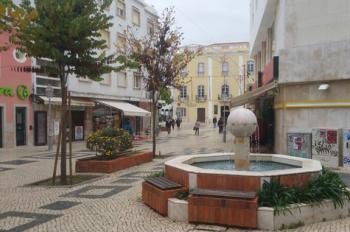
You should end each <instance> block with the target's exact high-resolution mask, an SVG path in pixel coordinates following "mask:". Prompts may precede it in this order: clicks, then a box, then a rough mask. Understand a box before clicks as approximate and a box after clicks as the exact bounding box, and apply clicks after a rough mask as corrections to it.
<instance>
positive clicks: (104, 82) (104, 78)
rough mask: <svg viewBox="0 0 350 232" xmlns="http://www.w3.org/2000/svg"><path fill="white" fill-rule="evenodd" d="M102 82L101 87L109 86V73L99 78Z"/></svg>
mask: <svg viewBox="0 0 350 232" xmlns="http://www.w3.org/2000/svg"><path fill="white" fill-rule="evenodd" d="M101 78H102V80H101V81H100V84H102V85H110V84H111V73H106V74H103V75H102V76H101Z"/></svg>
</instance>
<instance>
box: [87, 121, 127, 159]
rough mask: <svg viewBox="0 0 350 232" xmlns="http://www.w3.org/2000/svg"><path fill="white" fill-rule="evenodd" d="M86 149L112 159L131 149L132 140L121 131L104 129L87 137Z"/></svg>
mask: <svg viewBox="0 0 350 232" xmlns="http://www.w3.org/2000/svg"><path fill="white" fill-rule="evenodd" d="M86 147H87V148H88V149H90V150H95V151H96V152H99V153H100V154H101V155H102V156H103V157H105V158H113V156H115V155H117V154H118V153H120V152H123V151H125V150H127V149H129V148H131V147H132V138H131V136H130V134H129V133H128V132H126V131H125V130H123V129H119V128H118V129H114V128H105V129H103V130H101V131H97V132H95V133H93V134H91V135H89V136H88V138H87V143H86Z"/></svg>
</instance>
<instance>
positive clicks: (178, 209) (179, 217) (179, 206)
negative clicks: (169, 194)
mask: <svg viewBox="0 0 350 232" xmlns="http://www.w3.org/2000/svg"><path fill="white" fill-rule="evenodd" d="M168 217H169V218H170V219H171V220H173V221H176V222H188V202H187V201H185V200H180V199H177V198H169V199H168Z"/></svg>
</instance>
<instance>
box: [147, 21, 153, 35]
mask: <svg viewBox="0 0 350 232" xmlns="http://www.w3.org/2000/svg"><path fill="white" fill-rule="evenodd" d="M147 34H148V35H153V34H154V22H153V21H152V20H151V19H148V20H147Z"/></svg>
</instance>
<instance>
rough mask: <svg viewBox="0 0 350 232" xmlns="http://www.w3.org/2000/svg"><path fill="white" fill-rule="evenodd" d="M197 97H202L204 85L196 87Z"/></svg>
mask: <svg viewBox="0 0 350 232" xmlns="http://www.w3.org/2000/svg"><path fill="white" fill-rule="evenodd" d="M197 95H198V97H199V98H203V97H204V85H198V89H197Z"/></svg>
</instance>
